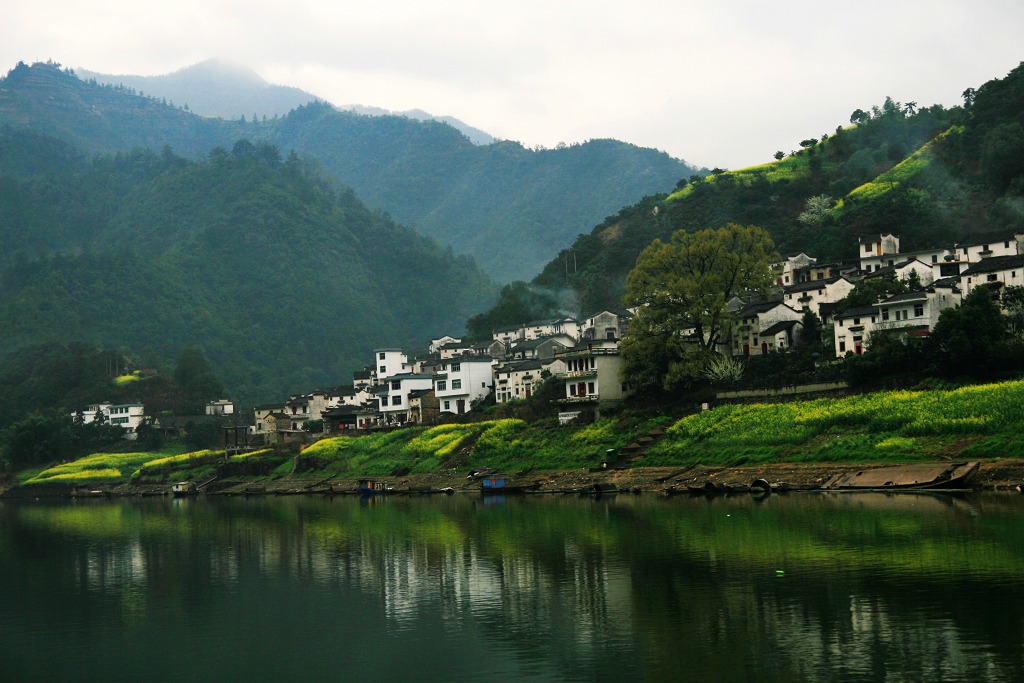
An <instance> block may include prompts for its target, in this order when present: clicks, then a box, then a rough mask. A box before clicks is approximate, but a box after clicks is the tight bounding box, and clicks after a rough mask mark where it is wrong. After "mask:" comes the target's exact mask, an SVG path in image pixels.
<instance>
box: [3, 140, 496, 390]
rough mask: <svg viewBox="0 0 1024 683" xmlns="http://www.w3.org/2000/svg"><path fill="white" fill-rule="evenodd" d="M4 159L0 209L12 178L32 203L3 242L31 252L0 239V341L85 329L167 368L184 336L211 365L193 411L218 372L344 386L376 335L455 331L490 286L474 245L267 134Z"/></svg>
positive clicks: (263, 381)
mask: <svg viewBox="0 0 1024 683" xmlns="http://www.w3.org/2000/svg"><path fill="white" fill-rule="evenodd" d="M6 135H7V136H9V137H8V138H6V139H18V138H20V136H21V135H23V133H21V132H17V131H7V132H6ZM4 136H5V133H2V132H0V140H3V139H5V137H4ZM250 147H251V149H250ZM19 149H21V147H19ZM26 149H27V147H26ZM4 163H5V162H4V160H3V159H0V216H2V211H3V209H2V207H3V206H4V205H5V204H4V195H3V182H4V180H6V181H8V182H9V183H10V184H11V185H12V188H11V196H12V197H21V199H19V200H18V201H20V202H21V204H23V207H22V208H23V209H24V215H26V216H33V217H34V218H33V220H32V221H27V222H21V221H19V220H15V221H12V222H6V221H4V220H0V246H5V247H11V245H20V244H22V243H23V242H25V243H28V244H31V245H34V246H33V247H32V248H33V250H34V252H29V253H27V254H23V257H22V258H20V259H18V258H15V257H14V256H13V255H12V254H13V253H14V252H15V251H17V249H15V248H13V247H11V248H9V249H0V343H2V344H3V346H4V348H5V349H9V350H11V351H14V350H18V349H24V348H25V347H28V346H30V345H36V344H40V343H43V342H50V341H52V342H59V343H61V344H70V343H72V342H74V341H76V340H81V339H89V340H93V341H94V343H96V344H102V345H109V346H111V347H115V348H129V349H147V350H148V351H149V353H150V354H151V355H152V356H155V357H156V358H158V359H162V362H161V365H165V366H169V365H171V363H170V362H169V360H170V359H173V358H175V357H176V356H178V355H180V354H182V350H183V349H190V350H192V351H190V352H189V353H193V354H196V358H198V357H199V355H198V354H201V358H202V359H205V361H206V362H207V363H208V368H202V367H192V368H191V369H190V368H188V367H186V368H185V370H183V371H182V372H184V375H183V376H182V377H181V379H183V380H185V381H186V384H188V392H187V393H188V395H184V396H179V397H177V400H178V401H179V402H180V403H183V404H188V403H191V405H192V407H193V409H195V407H196V404H197V403H202V402H203V401H204V400H206V398H207V397H209V396H211V395H213V396H215V397H217V398H221V397H223V393H222V392H221V391H219V390H218V389H219V384H220V383H223V385H224V387H225V388H226V389H227V392H228V393H229V394H230V395H231V396H232V397H233V398H234V399H235V400H236V402H239V403H243V404H245V403H249V404H253V403H258V402H260V401H266V400H267V399H268V397H271V396H280V395H288V394H291V393H297V392H299V391H303V390H309V388H310V387H315V386H317V385H321V386H323V385H330V384H337V383H338V381H339V379H338V378H339V376H344V375H346V374H348V373H351V372H352V371H353V370H355V369H358V368H361V367H363V365H365V359H366V358H368V357H369V354H370V353H372V350H373V349H374V348H377V347H379V346H382V345H385V344H387V345H413V344H417V343H422V336H423V335H424V334H426V333H425V332H424V330H435V329H439V330H451V331H458V330H460V329H461V328H462V326H463V325H464V322H465V320H466V318H467V317H468V316H469V315H470V314H471V313H474V312H476V311H479V310H480V309H481V308H482V307H483V305H484V304H485V302H486V301H488V300H490V298H491V296H492V293H493V291H494V289H493V285H492V284H491V283H490V282H489V281H488V280H487V279H486V278H485V277H484V276H483V274H482V273H481V272H480V270H479V269H478V268H476V267H475V265H474V264H473V263H472V262H471V261H470V260H469V259H467V258H465V257H457V256H455V255H454V254H452V253H451V252H450V251H447V250H445V249H443V248H441V247H440V246H439V245H438V244H436V243H435V242H433V241H431V240H428V239H426V238H423V237H421V236H419V235H416V234H415V233H413V232H412V231H411V230H409V229H407V228H403V227H401V226H398V225H396V224H394V223H393V222H391V221H390V220H388V219H387V218H385V217H384V216H383V215H380V214H377V213H374V212H372V211H370V210H369V209H367V208H366V207H365V206H364V205H362V204H361V203H360V202H359V201H358V200H357V199H356V197H355V195H354V194H353V193H352V192H351V191H349V190H343V189H338V188H336V187H335V186H334V184H333V182H332V181H330V180H328V179H327V178H326V177H325V176H324V175H323V173H322V172H321V171H318V170H317V169H316V168H314V167H312V166H311V165H310V164H308V163H307V162H304V161H302V160H301V159H300V158H299V157H297V156H290V157H289V158H288V159H287V160H285V161H283V162H282V161H280V160H279V159H278V155H277V154H276V150H273V149H271V148H268V147H267V146H266V145H265V144H264V143H252V144H251V145H248V146H247V145H240V146H238V147H237V149H234V150H233V152H232V153H228V152H226V151H224V152H222V153H214V154H212V155H211V157H210V160H208V161H205V162H188V161H186V160H184V159H180V158H177V157H174V156H173V155H172V154H170V153H169V152H168V153H165V154H157V153H154V152H146V151H136V152H132V153H130V154H126V155H120V156H118V157H114V158H109V157H106V158H104V157H100V158H97V159H95V160H93V161H91V162H89V163H79V164H72V165H70V166H67V167H65V166H54V167H52V168H49V169H47V171H46V172H40V173H38V174H37V175H34V176H32V177H28V178H25V177H14V176H8V175H4V172H3V167H4ZM55 163H56V162H55ZM23 165H24V164H19V166H23ZM19 211H20V209H19ZM19 215H21V214H19ZM5 231H7V232H5ZM23 238H24V239H23ZM37 253H38V254H45V256H42V257H41V258H34V256H36V254H37ZM56 253H60V254H62V255H60V256H56V255H53V254H56ZM5 259H8V260H7V261H5ZM440 283H444V285H443V286H444V287H446V291H447V294H446V295H445V296H444V297H439V296H437V287H439V286H442V285H441V284H440ZM182 360H185V361H188V360H189V357H188V354H186V355H185V356H184V357H183V358H182ZM193 360H195V358H193ZM185 365H186V366H187V365H188V363H186V364H185ZM209 368H212V369H213V371H214V373H215V375H216V377H212V376H211V375H210V373H209V372H207V370H208V369H209ZM119 374H120V372H119ZM148 383H149V380H147V381H146V382H138V383H137V384H140V385H143V384H148ZM151 386H152V385H151ZM218 394H219V395H218ZM172 398H173V397H171V396H166V399H167V402H173V401H172V400H171V399H172ZM0 400H2V398H0ZM179 407H184V406H175V407H174V408H175V409H178V408H179Z"/></svg>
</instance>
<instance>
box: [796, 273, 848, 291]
mask: <svg viewBox="0 0 1024 683" xmlns="http://www.w3.org/2000/svg"><path fill="white" fill-rule="evenodd" d="M840 280H846V278H844V277H843V276H842V275H837V276H836V277H828V278H825V279H823V280H808V281H807V282H798V283H796V284H795V285H786V286H785V287H783V291H784V292H786V293H787V294H792V293H795V292H809V291H811V290H813V289H821V288H822V287H825V286H828V285H831V284H835V283H836V282H839V281H840ZM847 282H849V281H848V280H847Z"/></svg>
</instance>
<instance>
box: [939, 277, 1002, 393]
mask: <svg viewBox="0 0 1024 683" xmlns="http://www.w3.org/2000/svg"><path fill="white" fill-rule="evenodd" d="M1007 337H1008V332H1007V326H1006V319H1005V318H1004V317H1003V314H1002V312H1001V311H1000V310H999V307H998V306H997V305H996V303H995V301H994V300H993V298H992V292H991V291H990V290H989V289H988V288H987V287H984V286H977V287H975V288H974V289H973V290H971V293H970V294H968V295H967V298H965V299H964V300H963V303H961V304H960V305H959V306H957V307H955V308H947V309H946V310H944V311H943V312H942V313H941V314H940V315H939V321H938V322H937V323H936V324H935V328H934V329H933V330H932V335H931V340H932V342H933V343H934V344H935V345H936V346H937V347H938V350H939V352H940V353H942V354H943V367H944V368H945V369H946V372H947V374H950V375H953V376H960V375H967V376H974V377H988V376H991V373H992V372H993V371H998V370H1001V369H1002V367H1004V366H1002V364H1001V363H999V356H1000V350H1001V349H1002V348H1003V343H1004V342H1005V341H1006V340H1007Z"/></svg>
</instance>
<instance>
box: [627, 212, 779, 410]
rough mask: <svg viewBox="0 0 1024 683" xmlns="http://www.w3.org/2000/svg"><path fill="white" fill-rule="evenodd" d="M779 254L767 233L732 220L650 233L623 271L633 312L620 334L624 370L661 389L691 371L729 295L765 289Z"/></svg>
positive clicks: (715, 340)
mask: <svg viewBox="0 0 1024 683" xmlns="http://www.w3.org/2000/svg"><path fill="white" fill-rule="evenodd" d="M778 260H779V255H778V253H777V252H776V250H775V245H774V244H773V243H772V240H771V237H769V235H768V233H767V232H766V231H765V230H763V229H761V228H759V227H757V226H753V225H750V226H743V225H737V224H735V223H729V224H728V225H726V226H724V227H722V228H718V229H709V230H701V231H699V232H695V233H688V232H686V231H685V230H679V231H676V232H675V233H674V234H673V235H672V238H671V240H670V241H669V242H667V243H665V242H662V241H661V240H655V241H654V242H653V243H652V244H651V245H650V246H649V247H647V248H646V249H645V250H644V251H643V252H642V253H641V254H640V257H639V258H638V259H637V262H636V267H635V268H634V269H633V270H632V271H631V272H630V273H629V275H628V277H627V278H626V295H625V297H624V299H623V301H624V302H625V304H626V306H629V307H637V313H636V315H635V317H634V319H633V321H632V323H631V324H630V329H629V332H628V334H627V335H626V338H625V339H623V343H622V353H623V357H624V360H625V368H624V374H625V379H626V380H627V381H631V382H633V383H636V384H638V385H656V384H659V383H660V384H661V386H662V387H663V388H664V389H666V390H668V389H671V388H673V387H674V386H677V385H679V384H681V383H684V382H685V381H687V380H689V379H692V378H694V377H697V376H698V375H699V374H700V373H701V371H702V370H703V368H704V365H705V363H706V361H707V359H708V358H709V357H710V355H711V354H712V353H713V352H714V350H715V348H716V347H717V346H718V344H719V343H721V342H722V341H723V334H724V331H725V329H726V328H727V323H728V322H729V320H730V313H729V310H728V303H729V301H730V300H731V299H733V297H735V296H737V295H740V294H744V293H748V292H765V291H766V290H767V289H768V288H769V287H770V286H771V284H772V282H773V281H774V274H773V268H772V264H773V263H776V262H777V261H778Z"/></svg>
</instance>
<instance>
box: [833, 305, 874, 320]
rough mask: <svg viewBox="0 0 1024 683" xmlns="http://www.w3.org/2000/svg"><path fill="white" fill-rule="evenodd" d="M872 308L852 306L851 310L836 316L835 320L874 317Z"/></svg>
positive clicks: (848, 309)
mask: <svg viewBox="0 0 1024 683" xmlns="http://www.w3.org/2000/svg"><path fill="white" fill-rule="evenodd" d="M875 312H876V311H875V307H874V306H854V307H853V308H847V309H846V310H845V311H843V312H842V313H839V314H837V315H836V318H859V317H861V316H865V315H874V313H875Z"/></svg>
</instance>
